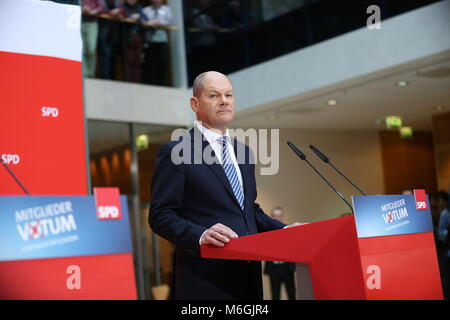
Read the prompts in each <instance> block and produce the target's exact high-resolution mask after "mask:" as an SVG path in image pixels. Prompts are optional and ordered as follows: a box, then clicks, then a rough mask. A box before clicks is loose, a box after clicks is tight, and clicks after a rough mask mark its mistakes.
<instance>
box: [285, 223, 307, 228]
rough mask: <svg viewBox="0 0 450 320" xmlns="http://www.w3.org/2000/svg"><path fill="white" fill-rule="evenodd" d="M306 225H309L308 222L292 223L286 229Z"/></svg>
mask: <svg viewBox="0 0 450 320" xmlns="http://www.w3.org/2000/svg"><path fill="white" fill-rule="evenodd" d="M308 223H309V222H304V223H301V222H294V223H293V224H290V225H288V226H286V228H290V227H297V226H302V225H304V224H308Z"/></svg>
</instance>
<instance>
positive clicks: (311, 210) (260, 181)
mask: <svg viewBox="0 0 450 320" xmlns="http://www.w3.org/2000/svg"><path fill="white" fill-rule="evenodd" d="M287 140H290V141H291V142H293V143H294V144H296V145H297V146H298V147H299V148H300V149H301V150H302V151H303V152H304V153H305V154H306V156H307V158H308V160H310V162H311V163H312V164H313V165H314V166H315V167H316V168H317V169H319V171H320V172H322V174H323V175H325V176H326V178H327V179H329V180H330V181H331V182H332V183H333V184H334V185H335V186H336V187H337V188H338V190H340V191H341V192H342V193H343V194H344V196H346V198H347V199H348V200H349V202H350V203H351V198H350V196H351V195H357V194H358V193H357V190H355V189H353V188H352V187H351V185H348V183H347V182H346V181H345V180H343V179H341V178H340V177H339V176H338V175H337V173H336V174H335V173H334V171H332V170H333V169H332V168H331V167H330V166H328V165H325V163H323V162H322V161H321V160H320V159H319V158H317V157H316V155H315V154H313V153H312V151H310V149H309V147H308V145H309V144H312V145H314V146H316V147H317V148H319V150H321V151H322V152H323V153H324V154H326V155H327V156H328V157H329V158H330V159H331V160H332V162H333V163H334V165H335V166H336V167H337V168H338V169H340V170H341V171H342V172H344V173H345V174H346V175H347V176H349V177H350V178H351V179H352V180H353V181H355V182H356V184H357V185H358V186H359V187H360V188H361V189H362V190H363V191H365V192H366V193H367V194H379V193H383V192H384V185H383V171H382V162H381V151H380V145H379V138H378V133H377V132H368V131H367V132H364V131H361V132H355V131H353V132H346V131H312V130H280V168H279V172H278V174H277V175H274V176H261V175H259V174H258V173H259V166H257V168H256V174H257V177H256V179H257V186H258V199H257V202H258V203H259V204H260V205H261V207H262V208H263V209H264V210H265V211H266V213H269V212H270V210H271V208H273V207H274V206H278V205H281V206H283V208H284V210H285V216H286V222H287V223H292V222H294V221H300V222H315V221H321V220H326V219H331V218H336V217H338V216H339V215H341V214H342V213H345V212H348V211H349V209H348V207H347V206H346V205H345V203H343V202H342V201H341V200H340V199H339V198H338V196H337V195H336V194H334V193H333V191H332V190H331V189H329V187H328V186H327V185H326V184H325V183H323V182H322V181H321V179H320V177H319V176H317V175H316V174H315V172H314V171H313V170H312V169H311V168H310V167H309V166H308V165H307V163H306V162H304V161H302V160H300V159H299V158H298V157H297V156H296V155H295V154H294V153H293V152H292V151H291V149H290V148H289V147H288V146H287V145H286V141H287ZM299 245H301V244H299ZM263 283H264V299H270V287H269V279H268V277H267V276H264V277H263ZM281 297H282V299H283V298H284V299H286V293H285V292H284V288H283V289H282V296H281Z"/></svg>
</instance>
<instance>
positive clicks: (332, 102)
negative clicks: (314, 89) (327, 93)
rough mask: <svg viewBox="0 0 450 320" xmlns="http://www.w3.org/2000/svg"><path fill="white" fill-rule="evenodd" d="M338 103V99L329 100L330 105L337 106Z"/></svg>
mask: <svg viewBox="0 0 450 320" xmlns="http://www.w3.org/2000/svg"><path fill="white" fill-rule="evenodd" d="M337 104H338V101H337V100H336V99H330V100H328V105H329V106H335V105H337Z"/></svg>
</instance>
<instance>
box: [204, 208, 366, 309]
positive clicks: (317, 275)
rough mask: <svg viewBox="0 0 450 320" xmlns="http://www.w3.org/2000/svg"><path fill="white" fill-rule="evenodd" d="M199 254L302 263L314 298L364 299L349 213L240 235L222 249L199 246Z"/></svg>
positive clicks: (218, 257)
mask: <svg viewBox="0 0 450 320" xmlns="http://www.w3.org/2000/svg"><path fill="white" fill-rule="evenodd" d="M305 244H306V245H305ZM201 254H202V257H204V258H216V259H237V260H265V261H286V262H299V263H305V264H307V265H308V269H309V274H310V277H311V278H310V280H311V284H312V287H313V293H314V298H315V299H338V300H339V299H366V294H365V289H364V277H363V272H362V269H361V257H360V254H359V247H358V239H357V235H356V227H355V222H354V219H353V217H352V216H346V217H342V218H337V219H331V220H327V221H323V222H315V223H310V224H306V225H302V226H297V227H292V228H286V229H282V230H276V231H270V232H264V233H260V234H255V235H251V236H246V237H241V238H237V239H233V240H232V241H231V242H230V243H229V244H227V245H226V246H225V247H222V248H212V247H209V246H202V247H201Z"/></svg>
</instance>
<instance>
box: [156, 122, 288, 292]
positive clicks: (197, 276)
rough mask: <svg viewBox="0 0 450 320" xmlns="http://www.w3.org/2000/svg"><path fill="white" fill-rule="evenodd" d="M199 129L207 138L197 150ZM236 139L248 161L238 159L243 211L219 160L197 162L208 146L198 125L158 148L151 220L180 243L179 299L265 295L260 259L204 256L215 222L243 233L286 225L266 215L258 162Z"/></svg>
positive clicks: (176, 286) (176, 278)
mask: <svg viewBox="0 0 450 320" xmlns="http://www.w3.org/2000/svg"><path fill="white" fill-rule="evenodd" d="M194 132H195V135H196V136H198V135H199V137H200V138H201V139H202V140H201V142H200V144H197V145H199V147H198V148H196V150H194ZM196 141H197V140H196ZM233 144H234V149H235V153H236V150H237V149H239V148H241V150H245V157H246V162H245V163H239V168H240V170H241V174H242V179H243V185H244V196H245V200H244V208H245V209H244V211H243V210H242V209H241V207H240V206H239V204H238V201H237V200H236V198H235V196H234V194H233V191H232V189H231V186H230V183H229V181H228V179H227V177H226V175H225V172H224V170H223V168H222V166H221V165H220V163H218V162H216V163H214V164H207V163H204V162H203V163H201V164H195V163H193V161H194V160H195V158H196V157H197V159H198V157H200V156H201V155H200V152H203V151H204V150H205V148H207V147H208V146H209V143H208V142H207V141H206V139H204V137H203V135H202V134H201V133H200V131H199V130H198V129H197V128H193V129H191V130H190V131H189V132H188V133H187V134H186V135H185V136H184V137H183V138H182V139H180V140H179V141H172V142H169V143H167V144H165V145H163V146H162V147H161V149H160V150H159V153H158V157H157V161H156V166H155V170H154V174H153V179H152V202H151V207H150V215H149V223H150V226H151V228H152V229H153V231H154V232H156V233H157V234H158V235H160V236H162V237H163V238H166V239H167V240H169V241H171V242H172V243H174V244H175V246H176V249H175V255H174V271H173V272H174V274H173V276H174V278H173V286H172V298H174V299H262V279H261V263H260V262H259V261H258V262H254V261H253V262H249V261H237V260H218V259H203V258H200V257H199V239H200V237H201V235H202V234H203V232H204V231H205V230H207V229H208V228H210V227H211V226H213V225H214V224H216V223H222V224H224V225H226V226H228V227H229V228H231V229H232V230H233V231H235V232H236V233H237V234H238V235H239V236H240V237H241V236H246V235H250V234H255V233H258V232H264V231H270V230H275V229H280V228H283V227H284V226H285V225H284V224H282V223H280V222H279V221H277V220H274V219H272V218H270V217H269V216H267V215H266V214H265V213H264V212H263V211H262V209H261V208H260V207H259V205H258V204H257V203H255V199H256V182H255V172H254V171H255V165H254V164H251V163H249V160H250V159H251V158H250V157H251V152H250V149H249V148H248V147H247V146H245V145H242V144H240V143H239V142H238V141H237V140H235V139H233ZM180 149H182V150H181V152H180V151H179V150H180ZM199 149H201V150H199ZM172 150H174V152H175V153H177V154H180V155H182V156H185V159H190V160H191V164H189V163H186V161H185V162H184V163H182V164H174V163H173V161H172V159H171V154H172ZM210 150H212V149H210ZM186 151H189V152H186ZM199 151H200V152H199ZM186 153H190V154H186ZM212 156H214V153H212ZM192 163H193V164H192Z"/></svg>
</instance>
